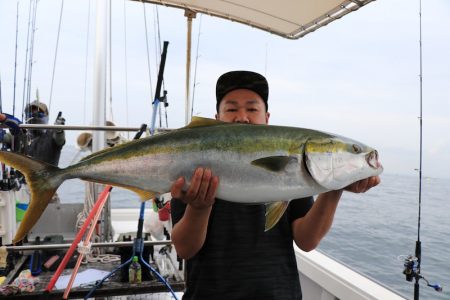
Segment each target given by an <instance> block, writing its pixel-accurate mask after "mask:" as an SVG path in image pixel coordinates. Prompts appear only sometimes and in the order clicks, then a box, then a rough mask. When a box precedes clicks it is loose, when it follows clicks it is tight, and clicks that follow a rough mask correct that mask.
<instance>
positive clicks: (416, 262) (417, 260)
mask: <svg viewBox="0 0 450 300" xmlns="http://www.w3.org/2000/svg"><path fill="white" fill-rule="evenodd" d="M422 62H423V60H422V0H419V70H420V72H419V112H420V114H419V170H418V171H419V212H418V217H417V241H416V248H415V256H412V255H408V256H406V257H405V258H404V263H403V266H404V270H403V274H405V276H406V280H407V281H410V282H412V281H413V280H414V300H419V297H420V285H419V281H420V279H423V280H425V282H426V284H427V286H428V287H432V288H433V289H434V290H435V291H437V292H442V287H441V286H440V285H439V284H437V283H436V284H430V282H429V281H428V280H427V279H426V278H425V277H424V276H422V275H421V274H420V268H421V261H422V242H421V241H420V223H421V207H422V161H423V159H422V158H423V139H422V137H423V110H422V103H423V89H422V87H423V68H422Z"/></svg>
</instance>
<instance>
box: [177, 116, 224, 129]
mask: <svg viewBox="0 0 450 300" xmlns="http://www.w3.org/2000/svg"><path fill="white" fill-rule="evenodd" d="M220 124H227V123H226V122H223V121H219V120H216V119H210V118H203V117H192V121H191V123H189V124H188V125H187V126H186V127H185V128H195V127H204V126H214V125H220Z"/></svg>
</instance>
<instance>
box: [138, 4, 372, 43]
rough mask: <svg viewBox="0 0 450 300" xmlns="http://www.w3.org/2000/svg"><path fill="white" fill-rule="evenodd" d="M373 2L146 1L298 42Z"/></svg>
mask: <svg viewBox="0 0 450 300" xmlns="http://www.w3.org/2000/svg"><path fill="white" fill-rule="evenodd" d="M372 1H374V0H143V2H148V3H155V4H160V5H166V6H171V7H178V8H182V9H188V10H192V11H194V12H198V13H204V14H208V15H212V16H216V17H221V18H225V19H229V20H232V21H236V22H240V23H243V24H247V25H250V26H253V27H256V28H259V29H262V30H265V31H269V32H272V33H274V34H277V35H280V36H282V37H285V38H289V39H298V38H300V37H303V36H304V35H306V34H308V33H310V32H313V31H315V30H316V29H317V28H319V27H322V26H325V25H327V24H328V23H330V22H332V21H334V20H336V19H339V18H341V17H342V16H344V15H346V14H348V13H350V12H352V11H355V10H357V9H359V8H360V7H362V6H364V5H366V4H368V3H370V2H372Z"/></svg>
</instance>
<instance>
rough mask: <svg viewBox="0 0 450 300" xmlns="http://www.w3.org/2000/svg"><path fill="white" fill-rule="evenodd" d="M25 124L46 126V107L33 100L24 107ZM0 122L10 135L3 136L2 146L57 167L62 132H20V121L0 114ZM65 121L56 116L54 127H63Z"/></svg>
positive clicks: (63, 136) (62, 144) (32, 130)
mask: <svg viewBox="0 0 450 300" xmlns="http://www.w3.org/2000/svg"><path fill="white" fill-rule="evenodd" d="M25 117H26V122H27V123H29V124H42V125H44V124H48V108H47V105H46V104H45V103H43V102H40V101H39V100H35V101H33V102H32V103H30V104H29V105H27V106H26V107H25ZM0 122H1V123H3V124H5V125H7V126H9V127H10V131H11V134H10V135H8V134H6V135H4V138H3V140H2V141H1V142H2V143H3V144H5V145H6V146H7V148H11V150H12V151H14V152H18V153H22V154H26V155H28V156H31V157H34V158H36V159H39V160H41V161H45V162H47V163H50V164H52V165H55V166H57V165H58V163H59V158H60V156H61V149H62V147H63V146H64V144H65V143H66V138H65V134H64V131H63V130H46V129H31V130H29V131H25V130H21V129H20V128H19V127H18V125H19V124H20V121H19V120H18V119H16V118H14V117H13V116H11V115H8V114H3V113H0ZM64 123H65V119H64V118H63V117H61V115H59V116H58V118H57V119H56V121H55V124H56V125H64Z"/></svg>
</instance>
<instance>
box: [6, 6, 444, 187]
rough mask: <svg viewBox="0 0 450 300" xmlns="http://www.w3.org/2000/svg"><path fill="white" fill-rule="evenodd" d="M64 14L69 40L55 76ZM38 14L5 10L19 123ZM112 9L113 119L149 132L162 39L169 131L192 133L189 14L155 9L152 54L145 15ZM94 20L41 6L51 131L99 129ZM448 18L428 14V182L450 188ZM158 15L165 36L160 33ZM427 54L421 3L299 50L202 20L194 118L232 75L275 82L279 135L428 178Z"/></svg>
mask: <svg viewBox="0 0 450 300" xmlns="http://www.w3.org/2000/svg"><path fill="white" fill-rule="evenodd" d="M17 3H18V7H19V10H18V13H19V21H18V26H17V31H16V17H17ZM61 3H64V6H63V14H62V19H61V31H60V38H59V42H58V52H57V56H56V64H55V68H53V66H54V61H55V52H56V44H57V35H58V23H59V18H60V10H61ZM29 4H30V2H29V1H28V0H27V1H18V2H17V1H10V0H0V28H1V29H0V78H1V96H2V109H3V111H4V112H8V113H12V111H13V102H14V82H16V88H15V103H16V105H15V114H16V115H17V116H19V117H20V116H21V111H22V103H23V99H24V97H23V90H24V81H25V80H24V70H25V55H26V49H27V47H26V45H27V43H26V41H27V26H28V14H29ZM111 7H112V9H111V11H112V37H111V41H112V42H111V45H112V46H111V51H112V56H111V62H112V68H111V74H112V75H111V80H110V82H111V89H110V90H111V93H109V92H108V99H109V98H111V99H112V114H109V115H112V116H109V117H108V119H112V120H113V121H114V123H115V124H116V125H118V126H133V127H138V126H140V124H142V123H147V124H148V123H150V120H151V111H152V109H151V102H152V99H153V97H154V89H155V84H156V78H157V75H156V74H157V72H158V64H157V61H158V60H159V52H158V49H159V46H158V45H157V42H156V41H157V40H158V37H159V36H160V39H161V42H162V41H169V48H168V53H167V61H166V69H165V74H164V78H165V80H164V88H165V89H166V90H167V92H168V102H169V106H168V107H167V116H168V124H169V127H170V128H178V127H181V126H184V122H185V117H184V101H185V62H186V31H187V29H186V28H187V27H186V19H185V17H184V12H183V11H181V10H178V9H171V8H166V7H161V6H159V7H158V8H156V6H154V5H145V15H146V17H147V37H148V44H147V45H148V51H147V46H146V33H145V23H144V9H143V7H144V6H143V5H142V3H138V2H134V1H122V0H120V1H119V0H117V1H112V6H111ZM94 8H95V1H92V2H90V1H88V0H82V1H77V0H66V1H64V2H61V1H54V0H53V1H52V0H40V1H38V7H37V14H36V32H35V36H34V51H33V68H32V77H31V91H32V99H31V100H33V99H34V96H35V93H36V89H38V90H39V95H40V99H41V101H43V102H46V103H47V104H49V99H50V95H51V105H50V120H51V122H53V120H54V119H55V118H56V116H57V114H58V112H59V111H62V113H63V116H64V117H65V119H66V124H68V125H83V124H89V123H90V122H91V120H92V104H90V103H91V102H92V98H93V89H92V86H93V82H94V74H93V57H94V53H95V52H94V51H95V31H94V24H95V21H94V15H95V13H94ZM449 13H450V2H449V1H446V0H427V1H423V3H422V46H423V52H422V53H423V65H422V67H423V85H422V88H423V89H422V91H423V92H422V96H423V98H422V99H423V119H422V120H423V174H424V176H429V177H441V178H450V175H449V174H448V169H449V167H450V158H449V155H448V154H449V150H448V149H449V148H450V134H448V132H450V101H449V98H450V55H449V53H450V24H449V23H450V18H448V15H449ZM156 15H157V16H158V19H159V31H158V30H157V29H155V28H156V27H155V24H156V23H157V22H156V21H155V20H156V19H157V18H156ZM88 29H89V30H88ZM16 32H17V41H18V42H17V68H16V69H15V68H14V61H15V53H16ZM197 48H198V52H197ZM419 53H420V52H419V1H418V0H417V1H411V0H378V1H374V2H372V3H370V4H368V5H366V6H364V7H362V8H361V9H359V10H358V11H356V12H353V13H350V14H348V15H346V16H344V17H343V18H342V19H340V20H337V21H335V22H332V23H331V24H329V25H328V26H325V27H323V28H320V29H319V30H317V31H316V32H313V33H312V34H309V35H307V36H305V37H303V38H301V39H299V40H287V39H284V38H281V37H279V36H277V35H273V34H270V33H266V32H263V31H261V30H258V29H255V28H251V27H248V26H245V25H242V24H238V23H233V22H229V21H226V20H222V19H219V18H214V17H210V16H205V15H203V16H201V15H197V18H196V19H194V21H193V32H192V72H191V74H192V77H194V75H195V81H194V80H193V82H194V83H195V95H194V97H193V98H194V109H193V115H197V116H203V117H214V114H215V83H216V80H217V78H218V77H219V76H220V75H221V74H222V73H225V72H227V71H230V70H252V71H256V72H259V73H262V74H263V75H265V76H266V77H267V79H268V81H269V85H270V95H269V111H270V112H271V118H270V124H272V125H287V126H294V127H305V128H312V129H317V130H323V131H327V132H332V133H337V134H339V135H343V136H347V137H349V138H352V139H355V140H359V141H361V142H363V143H365V144H367V145H370V146H372V147H373V148H376V149H377V150H378V152H379V154H380V159H381V162H382V164H383V166H384V168H385V172H387V173H391V174H392V173H393V174H402V175H410V176H417V174H418V173H417V171H416V170H415V169H417V168H418V167H419V149H420V146H419V145H420V143H419V136H420V135H419V134H420V131H419V129H420V127H419V115H420V104H419V103H420V80H419V79H420V77H419V74H420V63H419V61H420V60H419ZM149 65H150V70H149V68H148V66H149ZM195 66H197V68H196V72H195ZM53 70H54V74H55V75H54V80H53V91H52V93H51V87H52V74H53ZM14 71H16V80H14V73H15V72H14ZM192 89H193V87H191V91H192ZM108 91H109V88H108ZM109 94H111V97H109ZM108 112H109V109H108ZM164 122H165V121H164ZM78 134H79V132H67V144H70V145H75V144H76V137H77V136H78Z"/></svg>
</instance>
